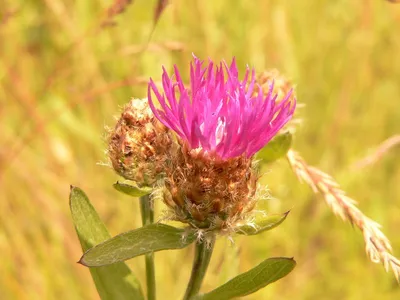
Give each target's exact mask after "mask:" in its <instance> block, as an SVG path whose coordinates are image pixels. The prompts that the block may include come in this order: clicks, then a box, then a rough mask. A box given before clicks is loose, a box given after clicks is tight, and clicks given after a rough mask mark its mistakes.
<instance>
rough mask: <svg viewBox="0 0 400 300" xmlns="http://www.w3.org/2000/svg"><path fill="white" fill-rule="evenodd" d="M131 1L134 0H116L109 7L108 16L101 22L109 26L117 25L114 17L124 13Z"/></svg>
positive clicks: (104, 25) (102, 24) (103, 25)
mask: <svg viewBox="0 0 400 300" xmlns="http://www.w3.org/2000/svg"><path fill="white" fill-rule="evenodd" d="M131 3H132V0H114V2H113V4H112V5H110V7H109V8H108V9H107V17H106V19H105V20H104V21H103V22H102V23H101V26H102V27H107V26H114V25H116V22H115V21H114V18H115V17H116V16H117V15H119V14H122V13H123V12H124V11H125V10H126V8H127V7H128V5H129V4H131Z"/></svg>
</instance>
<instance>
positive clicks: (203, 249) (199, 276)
mask: <svg viewBox="0 0 400 300" xmlns="http://www.w3.org/2000/svg"><path fill="white" fill-rule="evenodd" d="M214 244H215V234H214V233H213V234H212V235H209V236H207V237H205V238H204V239H203V240H201V241H197V242H196V244H195V253H194V260H193V267H192V274H191V275H190V280H189V283H188V286H187V288H186V293H185V296H184V297H183V299H184V300H189V299H191V298H192V297H193V296H196V295H197V294H198V292H199V290H200V287H201V284H202V282H203V279H204V276H205V275H206V271H207V268H208V264H209V263H210V259H211V255H212V252H213V249H214Z"/></svg>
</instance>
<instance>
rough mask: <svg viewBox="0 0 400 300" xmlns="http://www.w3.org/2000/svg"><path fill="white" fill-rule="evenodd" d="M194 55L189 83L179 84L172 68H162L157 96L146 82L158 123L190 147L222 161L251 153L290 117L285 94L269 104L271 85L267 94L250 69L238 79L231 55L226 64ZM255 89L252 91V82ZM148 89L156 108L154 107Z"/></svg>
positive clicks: (264, 143)
mask: <svg viewBox="0 0 400 300" xmlns="http://www.w3.org/2000/svg"><path fill="white" fill-rule="evenodd" d="M202 65H203V62H202V61H200V60H199V59H198V58H196V57H194V64H193V63H191V65H190V87H189V88H188V87H185V85H184V83H183V80H182V78H181V76H180V74H179V71H178V68H177V67H176V66H175V67H174V71H175V72H174V76H172V77H169V76H168V74H167V72H166V70H165V68H164V67H163V75H162V85H163V90H164V94H163V95H162V94H161V93H160V92H159V91H158V89H157V87H156V85H155V84H154V81H153V80H152V79H150V83H149V85H148V100H149V104H150V107H151V109H152V111H153V113H154V115H155V116H156V117H157V119H158V120H160V122H161V123H163V124H164V125H165V126H167V127H168V128H170V129H171V130H173V131H175V132H176V133H177V134H178V135H179V137H180V138H181V139H182V140H183V141H184V142H185V143H186V144H187V145H188V146H189V148H190V149H196V148H201V149H202V150H203V151H205V152H207V153H216V154H217V155H218V156H219V157H220V158H221V159H223V160H227V159H229V158H234V157H238V156H241V155H243V154H245V155H246V156H247V157H251V156H253V155H254V154H255V153H256V152H257V151H259V150H260V149H261V148H263V147H264V146H265V145H266V144H267V143H268V142H269V141H270V140H271V139H272V138H273V137H274V136H275V135H276V134H277V132H278V131H279V130H280V129H281V128H282V127H283V126H284V125H285V124H286V123H287V122H288V121H289V120H290V119H291V118H292V116H293V113H294V109H295V106H296V101H295V100H294V101H293V103H291V101H290V94H291V92H289V93H288V94H287V95H286V97H284V99H283V100H282V101H281V102H279V103H275V100H276V95H273V83H271V84H270V89H269V92H268V93H267V95H264V94H263V93H262V91H261V88H260V86H259V85H258V84H256V81H255V71H254V69H253V70H252V72H251V78H250V79H249V73H250V72H249V68H247V69H246V73H245V75H244V79H243V80H242V81H240V80H239V78H238V69H237V66H236V61H235V59H233V60H232V63H231V65H230V67H228V65H227V64H226V63H225V61H223V62H222V63H220V65H219V67H218V66H216V67H215V66H214V64H213V62H212V61H211V60H210V61H209V63H208V64H207V66H206V67H203V66H202ZM224 71H225V73H224ZM255 84H256V85H257V88H258V93H253V90H254V85H255ZM152 92H153V93H154V95H155V96H156V98H157V99H158V102H159V103H160V105H161V109H158V108H156V107H155V105H154V102H153V97H152Z"/></svg>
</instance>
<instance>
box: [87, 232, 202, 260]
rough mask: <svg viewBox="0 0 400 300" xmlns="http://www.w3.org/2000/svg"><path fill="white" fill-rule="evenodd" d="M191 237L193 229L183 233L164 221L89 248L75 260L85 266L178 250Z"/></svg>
mask: <svg viewBox="0 0 400 300" xmlns="http://www.w3.org/2000/svg"><path fill="white" fill-rule="evenodd" d="M195 239H196V236H195V234H194V231H190V232H187V231H186V230H184V229H178V228H175V227H172V226H168V225H164V224H150V225H146V226H144V227H141V228H139V229H135V230H131V231H128V232H125V233H122V234H120V235H117V236H116V237H113V238H111V239H109V240H107V241H105V242H104V243H101V244H99V245H97V246H95V247H93V248H91V249H89V250H88V251H86V253H85V254H84V255H83V256H82V258H81V260H80V261H79V262H80V263H81V264H83V265H85V266H88V267H99V266H104V265H109V264H113V263H116V262H120V261H124V260H127V259H130V258H133V257H136V256H139V255H143V254H146V253H150V252H155V251H161V250H166V249H181V248H184V247H186V246H188V245H190V244H191V243H193V242H194V241H195Z"/></svg>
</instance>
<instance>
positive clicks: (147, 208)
mask: <svg viewBox="0 0 400 300" xmlns="http://www.w3.org/2000/svg"><path fill="white" fill-rule="evenodd" d="M140 212H141V214H142V224H143V226H145V225H148V224H152V223H153V222H154V210H153V207H152V205H151V199H150V195H145V196H142V197H140ZM145 262H146V284H147V299H148V300H155V299H156V278H155V268H154V253H153V252H151V253H148V254H146V255H145Z"/></svg>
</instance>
